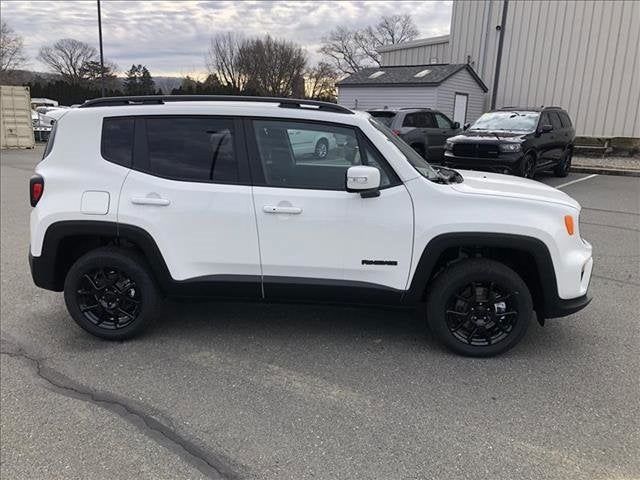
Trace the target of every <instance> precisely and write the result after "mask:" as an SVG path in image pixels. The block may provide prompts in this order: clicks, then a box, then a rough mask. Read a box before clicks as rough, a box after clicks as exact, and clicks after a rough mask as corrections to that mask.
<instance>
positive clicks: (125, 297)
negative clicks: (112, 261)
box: [76, 267, 142, 330]
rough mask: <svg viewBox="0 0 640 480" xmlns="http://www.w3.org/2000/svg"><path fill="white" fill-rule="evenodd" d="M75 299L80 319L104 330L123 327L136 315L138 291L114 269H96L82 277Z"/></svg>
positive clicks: (125, 276) (139, 301)
mask: <svg viewBox="0 0 640 480" xmlns="http://www.w3.org/2000/svg"><path fill="white" fill-rule="evenodd" d="M76 295H77V302H78V307H79V308H80V311H81V312H82V314H83V315H84V317H85V318H86V319H87V320H88V321H90V322H91V323H93V324H94V325H95V326H97V327H100V328H104V329H107V330H117V329H120V328H125V327H127V326H128V325H130V324H131V323H132V322H133V321H135V319H136V317H137V316H138V314H139V313H140V303H141V301H142V296H141V292H140V289H139V288H138V287H137V286H136V283H135V282H134V281H133V280H132V279H131V278H129V277H128V276H127V275H126V274H125V273H124V272H122V271H120V270H118V269H117V268H114V267H106V268H97V269H95V270H92V271H90V272H87V273H85V274H84V275H82V277H81V278H80V281H79V285H78V289H77V290H76Z"/></svg>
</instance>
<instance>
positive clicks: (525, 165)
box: [519, 153, 536, 178]
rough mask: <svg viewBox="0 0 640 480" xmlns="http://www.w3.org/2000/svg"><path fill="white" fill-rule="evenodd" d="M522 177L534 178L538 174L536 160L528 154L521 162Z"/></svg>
mask: <svg viewBox="0 0 640 480" xmlns="http://www.w3.org/2000/svg"><path fill="white" fill-rule="evenodd" d="M519 173H520V176H521V177H523V178H533V177H534V176H535V174H536V159H535V158H533V155H531V154H530V153H527V154H526V155H525V156H524V157H523V158H522V160H521V162H520V172H519Z"/></svg>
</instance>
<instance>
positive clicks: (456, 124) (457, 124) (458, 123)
mask: <svg viewBox="0 0 640 480" xmlns="http://www.w3.org/2000/svg"><path fill="white" fill-rule="evenodd" d="M459 128H460V122H453V129H454V130H458V129H459Z"/></svg>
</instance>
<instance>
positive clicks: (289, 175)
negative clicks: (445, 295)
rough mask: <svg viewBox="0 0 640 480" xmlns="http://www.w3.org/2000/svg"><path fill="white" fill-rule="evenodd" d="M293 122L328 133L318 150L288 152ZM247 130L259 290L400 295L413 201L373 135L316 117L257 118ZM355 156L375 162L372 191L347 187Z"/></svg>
mask: <svg viewBox="0 0 640 480" xmlns="http://www.w3.org/2000/svg"><path fill="white" fill-rule="evenodd" d="M300 130H307V131H309V132H310V133H312V134H313V135H314V136H315V137H320V136H323V137H327V138H330V139H332V141H331V142H329V144H330V145H331V146H332V147H331V148H330V150H329V151H328V153H327V156H326V158H324V159H323V160H322V161H318V160H312V159H309V158H308V157H307V156H306V155H296V153H295V151H294V150H293V148H292V137H293V136H294V135H297V134H294V133H292V132H295V131H300ZM247 131H248V132H249V133H248V140H249V142H248V143H249V147H250V148H249V151H250V161H251V168H252V176H253V179H254V187H253V201H254V207H255V210H256V215H257V225H258V235H259V241H260V256H261V262H262V263H261V264H262V275H263V288H264V295H265V298H266V299H269V300H270V299H278V298H291V297H295V298H299V299H301V300H304V299H323V300H336V301H354V302H355V301H358V300H365V299H366V301H374V302H375V301H380V302H382V301H386V300H388V299H389V298H397V299H398V300H399V297H400V295H401V292H402V290H404V289H405V288H406V283H407V277H408V275H409V268H410V264H409V262H410V259H411V249H412V235H413V209H412V204H411V199H410V197H409V194H408V192H407V190H406V188H405V187H404V185H403V184H402V183H401V182H400V181H399V180H398V179H397V177H396V176H395V174H394V172H393V171H392V170H391V169H390V167H389V166H388V165H387V164H386V162H385V161H384V159H382V157H381V156H380V154H379V153H378V152H377V151H376V150H375V149H374V148H373V147H372V145H371V144H369V143H368V141H367V140H366V139H365V138H363V136H361V134H358V133H357V132H356V130H355V129H352V128H347V127H342V126H335V125H332V124H324V123H317V122H304V121H294V120H265V119H255V120H251V121H247ZM336 140H337V141H336ZM359 164H365V165H372V166H375V167H377V168H379V169H380V170H381V179H382V180H381V190H380V196H378V197H374V198H363V197H362V196H360V194H358V193H350V192H347V191H346V190H345V176H346V171H347V169H348V168H349V167H350V166H352V165H359ZM350 287H351V288H350ZM372 292H375V294H374V295H373V296H370V295H371V294H372Z"/></svg>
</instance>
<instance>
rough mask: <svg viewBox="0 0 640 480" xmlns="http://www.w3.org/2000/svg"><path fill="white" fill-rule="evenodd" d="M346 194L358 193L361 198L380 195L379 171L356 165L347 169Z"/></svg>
mask: <svg viewBox="0 0 640 480" xmlns="http://www.w3.org/2000/svg"><path fill="white" fill-rule="evenodd" d="M346 185H347V192H356V193H360V196H361V197H362V198H369V197H377V196H379V195H380V191H379V190H378V189H379V188H380V170H378V169H377V168H375V167H369V166H366V165H357V166H355V167H349V168H348V169H347V178H346Z"/></svg>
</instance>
